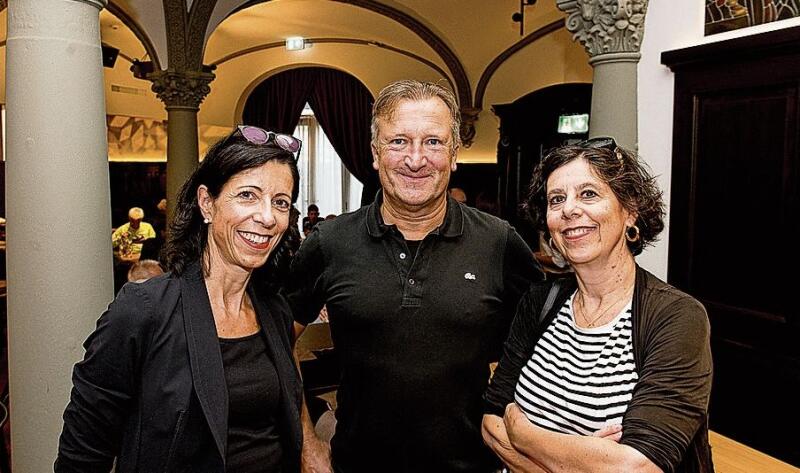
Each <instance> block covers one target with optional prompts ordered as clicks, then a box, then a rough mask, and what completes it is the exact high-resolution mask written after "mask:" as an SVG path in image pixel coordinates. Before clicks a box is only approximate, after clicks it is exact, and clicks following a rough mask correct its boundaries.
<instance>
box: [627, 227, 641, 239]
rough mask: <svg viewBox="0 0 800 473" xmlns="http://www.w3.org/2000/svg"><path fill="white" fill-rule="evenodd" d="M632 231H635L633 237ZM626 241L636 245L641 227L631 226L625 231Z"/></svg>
mask: <svg viewBox="0 0 800 473" xmlns="http://www.w3.org/2000/svg"><path fill="white" fill-rule="evenodd" d="M631 230H633V236H631ZM625 239H626V240H628V241H629V242H631V243H635V242H637V241H639V227H637V226H636V225H631V226H630V227H628V229H627V230H625Z"/></svg>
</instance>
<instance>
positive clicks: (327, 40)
mask: <svg viewBox="0 0 800 473" xmlns="http://www.w3.org/2000/svg"><path fill="white" fill-rule="evenodd" d="M305 41H306V43H311V44H356V45H360V46H374V47H378V48H381V49H386V50H388V51H392V52H394V53H397V54H401V55H403V56H406V57H408V58H411V59H413V60H415V61H418V62H421V63H423V64H425V65H426V66H428V67H430V68H431V69H433V70H435V71H436V72H438V73H439V74H440V75H441V76H442V77H444V78H445V79H446V80H447V82H448V83H449V84H450V87H451V88H453V89H455V87H454V86H453V82H452V81H451V80H450V76H449V75H447V72H445V71H444V69H442V68H441V67H439V66H438V65H437V64H436V63H434V62H432V61H430V60H428V59H425V58H424V57H422V56H418V55H416V54H414V53H412V52H410V51H406V50H405V49H401V48H397V47H394V46H391V45H388V44H385V43H381V42H379V41H371V40H366V39H358V38H306V39H305ZM285 44H286V43H285V42H284V41H276V42H273V43H266V44H260V45H258V46H253V47H252V48H247V49H242V50H241V51H236V52H235V53H232V54H228V55H227V56H223V57H222V58H220V59H218V60H216V61H214V62H212V63H211V64H210V65H211V66H215V67H218V66H220V65H222V64H224V63H226V62H228V61H230V60H233V59H236V58H238V57H241V56H245V55H247V54H251V53H256V52H259V51H265V50H268V49H276V48H282V47H284V46H285Z"/></svg>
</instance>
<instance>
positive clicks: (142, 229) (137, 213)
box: [111, 207, 156, 256]
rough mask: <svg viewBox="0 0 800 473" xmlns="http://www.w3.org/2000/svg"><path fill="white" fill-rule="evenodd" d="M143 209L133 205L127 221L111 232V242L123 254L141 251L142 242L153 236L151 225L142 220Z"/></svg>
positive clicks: (129, 254)
mask: <svg viewBox="0 0 800 473" xmlns="http://www.w3.org/2000/svg"><path fill="white" fill-rule="evenodd" d="M143 218H144V210H142V209H141V208H139V207H133V208H131V209H130V210H129V211H128V222H127V223H124V224H122V225H120V226H119V228H117V229H116V230H114V233H112V234H111V244H112V245H113V247H114V249H115V250H117V251H118V252H119V253H120V254H122V255H124V256H136V255H139V254H140V253H141V252H142V242H144V241H145V240H146V239H148V238H155V236H156V232H155V230H153V227H152V225H150V224H149V223H147V222H143V221H142V219H143Z"/></svg>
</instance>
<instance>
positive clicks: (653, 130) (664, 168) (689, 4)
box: [638, 0, 800, 279]
mask: <svg viewBox="0 0 800 473" xmlns="http://www.w3.org/2000/svg"><path fill="white" fill-rule="evenodd" d="M676 12H679V13H676ZM704 22H705V2H702V1H699V0H669V1H652V0H651V1H650V2H649V5H648V12H647V18H646V21H645V34H644V42H643V43H642V59H641V61H640V62H639V90H638V102H639V105H638V109H639V153H640V154H641V155H642V157H643V158H644V159H645V161H647V162H648V164H649V165H650V167H651V168H652V170H653V173H654V174H656V175H658V176H659V180H658V183H659V186H660V187H661V189H662V190H663V191H664V198H665V201H666V203H667V205H669V200H670V176H671V172H672V119H673V113H672V112H673V103H674V101H673V98H674V87H675V84H674V76H673V74H672V72H671V71H670V70H669V68H667V67H666V66H664V65H662V64H661V53H662V52H664V51H671V50H673V49H681V48H686V47H690V46H695V45H698V44H705V43H711V42H717V41H722V40H726V39H731V38H736V37H741V36H748V35H752V34H757V33H763V32H765V31H772V30H776V29H781V28H788V27H792V26H797V25H800V18H795V19H792V20H785V21H779V22H774V23H770V24H766V25H759V26H756V27H752V28H743V29H740V30H736V31H729V32H726V33H721V34H717V35H712V36H709V37H705V36H704V35H703V26H704ZM667 212H668V213H669V210H667ZM667 225H668V226H667V228H666V229H665V230H664V232H663V233H662V235H661V241H659V242H658V243H657V244H656V246H655V247H653V248H649V249H648V250H646V251H645V252H644V253H643V254H642V255H641V256H639V258H638V261H639V264H641V265H642V266H643V267H645V268H646V269H648V270H649V271H651V272H653V273H654V274H655V275H656V276H658V277H660V278H662V279H666V277H667V258H668V255H667V248H668V246H669V241H668V240H669V238H668V236H669V222H667Z"/></svg>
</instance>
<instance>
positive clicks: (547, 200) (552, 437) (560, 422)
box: [483, 138, 713, 473]
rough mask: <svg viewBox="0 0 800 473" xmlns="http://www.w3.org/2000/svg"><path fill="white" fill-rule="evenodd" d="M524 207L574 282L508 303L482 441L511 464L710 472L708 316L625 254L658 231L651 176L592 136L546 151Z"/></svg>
mask: <svg viewBox="0 0 800 473" xmlns="http://www.w3.org/2000/svg"><path fill="white" fill-rule="evenodd" d="M524 207H525V208H526V210H527V211H528V212H529V214H530V216H531V217H533V219H534V221H535V222H536V223H538V225H539V226H540V228H543V229H544V228H546V229H547V231H548V233H549V235H548V236H549V238H550V244H551V246H552V247H553V248H554V249H555V250H557V251H558V252H559V253H560V254H561V255H563V257H564V258H565V259H566V260H567V261H568V262H569V264H570V266H571V267H572V269H573V270H574V276H569V277H566V278H561V279H555V280H554V281H548V282H546V283H537V284H535V285H533V286H532V287H531V289H530V290H529V292H528V293H527V294H526V295H525V296H523V298H522V300H521V301H520V303H519V306H518V308H517V315H516V318H515V320H514V323H513V325H512V328H511V331H510V334H509V337H508V340H507V341H506V345H505V348H504V353H503V357H502V359H501V361H500V363H499V365H498V367H497V369H496V371H495V372H494V377H493V378H492V382H491V385H490V386H489V389H488V390H487V392H486V395H485V400H486V415H485V416H484V419H483V436H484V440H485V441H486V443H487V444H488V445H489V446H490V447H491V448H492V449H493V450H494V451H495V452H496V453H497V454H498V456H500V458H501V459H502V460H503V461H504V462H505V463H506V465H508V467H509V468H510V469H511V470H512V471H515V472H517V471H522V472H528V473H530V472H561V471H569V472H603V471H609V472H620V471H625V472H634V471H635V472H693V473H694V472H711V471H713V465H712V462H711V451H710V448H709V445H708V401H709V395H710V392H711V350H710V345H709V323H708V317H707V315H706V312H705V309H704V308H703V306H702V305H701V304H700V303H699V302H698V301H696V300H695V299H693V298H692V297H690V296H688V295H686V294H684V293H682V292H680V291H679V290H677V289H675V288H674V287H672V286H670V285H668V284H666V283H665V282H663V281H661V280H659V279H658V278H656V277H655V276H653V275H652V274H650V273H649V272H647V271H645V270H644V269H642V268H640V267H639V266H638V265H637V264H636V261H635V259H634V256H636V255H638V254H639V253H641V251H642V249H643V247H644V246H646V245H648V244H650V243H652V242H653V241H655V239H656V237H657V236H658V234H659V233H660V232H661V231H662V230H663V228H664V222H663V215H664V210H663V202H662V199H661V192H660V191H659V190H658V189H657V187H656V184H655V180H654V178H653V177H651V176H650V175H649V173H648V172H647V171H646V170H645V169H644V167H643V166H642V165H641V164H640V163H639V162H638V161H637V157H636V156H635V154H633V153H632V152H630V151H627V150H624V149H622V148H619V147H617V145H616V144H615V143H614V141H613V140H612V139H610V138H596V139H593V140H588V141H585V142H582V143H579V144H578V145H575V146H567V147H563V148H559V149H556V150H554V151H552V152H551V153H549V154H548V155H547V156H545V157H544V158H543V159H542V161H541V163H540V164H539V166H538V167H537V168H536V170H535V171H534V175H533V180H532V183H531V187H530V193H529V196H528V199H527V202H526V204H525V205H524Z"/></svg>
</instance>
